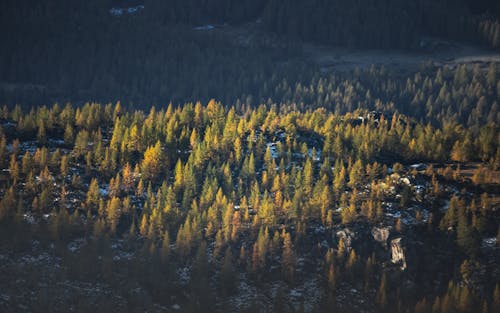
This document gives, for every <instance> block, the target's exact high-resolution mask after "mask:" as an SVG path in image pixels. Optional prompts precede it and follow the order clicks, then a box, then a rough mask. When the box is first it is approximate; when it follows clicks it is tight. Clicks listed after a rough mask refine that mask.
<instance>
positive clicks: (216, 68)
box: [0, 1, 499, 127]
mask: <svg viewBox="0 0 500 313" xmlns="http://www.w3.org/2000/svg"><path fill="white" fill-rule="evenodd" d="M233 2H234V1H229V2H228V4H227V6H228V7H229V8H232V7H233V6H234V4H229V3H233ZM134 3H135V2H134ZM167 3H168V1H167V2H165V1H161V2H158V3H156V2H155V3H152V4H147V3H146V4H145V6H146V8H145V9H144V10H145V11H144V12H142V11H141V12H139V13H138V14H136V15H131V16H126V17H120V18H115V17H112V16H111V15H110V14H109V12H108V9H109V7H111V6H113V5H119V3H116V2H112V1H111V2H109V1H103V2H92V4H83V3H82V4H73V3H69V2H67V1H63V3H60V2H59V1H45V2H43V3H41V2H40V1H23V5H18V3H17V1H16V2H15V5H14V4H13V2H12V3H11V2H9V1H6V2H2V4H0V6H1V10H0V26H1V28H2V29H6V30H8V31H6V32H5V34H4V35H5V36H4V37H3V38H2V43H3V45H4V46H6V47H9V49H2V50H0V68H2V71H1V72H0V98H1V99H2V104H5V103H7V104H11V105H14V104H16V103H24V104H39V103H54V102H59V103H65V102H67V101H71V102H73V103H83V102H84V101H88V100H89V99H93V100H96V101H102V102H116V101H117V100H122V103H123V104H124V105H126V106H127V105H129V104H133V105H134V106H136V107H137V106H140V105H141V104H143V106H142V107H146V105H149V104H152V103H153V104H160V105H165V104H167V103H169V102H173V103H178V104H181V103H184V102H186V101H187V102H189V101H196V100H202V101H204V102H207V101H208V100H210V99H211V98H217V99H221V100H223V102H224V103H225V104H228V105H235V106H236V107H237V108H239V109H241V108H242V107H243V106H248V105H253V106H256V105H258V104H260V103H267V104H272V103H277V104H287V105H292V106H293V105H295V106H296V107H297V108H299V109H314V108H317V107H320V106H323V107H327V108H328V109H331V110H333V111H335V112H338V113H341V114H342V113H345V112H351V111H352V110H354V109H357V108H366V109H377V110H379V111H383V112H384V113H386V114H387V115H390V114H392V113H393V112H394V111H395V110H397V111H399V112H401V113H404V114H406V115H410V116H412V117H415V118H416V119H417V120H423V121H429V120H431V121H432V122H433V123H436V122H437V123H441V125H444V122H445V121H446V122H449V121H452V122H459V123H461V124H464V125H467V126H469V127H471V126H474V125H482V124H484V123H486V122H496V123H498V121H499V120H498V98H499V96H498V90H499V88H498V81H499V79H498V77H499V74H498V69H497V67H498V65H495V64H492V65H490V68H489V69H488V70H487V73H486V74H485V73H484V68H483V67H482V65H475V66H472V67H471V66H467V67H466V66H456V67H453V68H448V67H443V68H434V67H433V66H424V67H423V68H422V69H421V70H420V71H418V72H417V73H415V74H411V75H403V76H401V75H400V74H399V73H395V72H392V71H390V70H387V69H383V68H374V69H371V70H367V71H355V72H353V73H348V74H339V73H334V74H331V75H329V74H320V73H319V72H320V71H319V69H317V68H316V67H315V66H313V65H311V64H308V63H306V62H305V61H303V60H304V58H303V57H302V54H301V49H300V47H299V46H298V45H297V43H295V42H293V41H287V40H284V39H283V40H274V41H273V40H267V39H262V41H259V40H254V41H249V42H248V43H247V44H241V43H239V42H237V41H231V40H228V37H227V36H225V35H224V34H223V32H222V33H221V32H210V31H208V32H204V31H198V32H197V31H193V30H192V29H191V27H186V26H185V25H174V24H176V23H177V22H175V23H174V21H173V17H170V16H169V15H168V14H163V12H164V11H165V10H166V9H161V8H157V9H154V10H151V11H152V12H151V14H153V13H158V14H160V15H161V16H163V17H165V19H167V20H168V21H170V22H165V23H164V22H163V21H161V20H158V19H157V18H152V17H150V16H149V14H150V13H148V12H147V8H148V7H150V6H153V7H154V5H167ZM224 3H226V2H224ZM252 3H253V5H255V6H256V7H258V6H261V5H262V4H257V2H252ZM273 3H274V2H273ZM273 3H269V4H266V8H268V7H269V8H268V9H267V10H270V11H273V9H272V8H271V7H272V6H273V5H276V4H273ZM297 3H299V2H297ZM304 3H306V2H304ZM307 3H309V2H307ZM423 3H427V2H423ZM440 3H441V2H437V3H435V4H432V5H440ZM214 4H217V5H218V6H220V5H221V4H218V2H217V3H216V2H214ZM182 5H183V6H184V7H185V8H189V5H186V4H185V3H184V2H182ZM211 5H212V2H211V1H206V2H204V5H203V6H201V7H200V10H204V11H203V12H202V13H200V15H201V16H210V15H211V14H212V13H210V14H209V13H207V12H208V11H210V10H213V7H210V6H211ZM224 5H225V4H224ZM224 5H223V6H224ZM245 5H246V4H245ZM295 5H296V4H295V2H293V1H290V2H286V4H280V6H279V7H280V11H279V12H281V13H279V14H278V13H277V15H276V16H277V17H276V18H275V19H273V18H271V17H272V16H274V13H269V15H268V17H267V19H269V21H266V17H264V18H263V23H264V24H267V23H271V22H272V23H277V24H276V26H272V27H278V26H277V25H278V24H279V23H283V21H286V22H287V23H288V22H289V23H292V22H293V21H295V19H293V18H286V17H280V16H281V15H283V14H292V13H287V12H288V11H289V10H288V9H287V7H288V6H295ZM297 5H298V4H297ZM330 5H332V6H333V5H340V2H328V3H327V4H325V5H321V6H320V5H313V4H310V5H308V6H307V10H317V8H319V7H321V8H322V14H323V13H324V14H326V15H325V16H327V17H329V14H327V13H328V10H329V9H328V8H329V6H330ZM344 5H345V6H347V4H344ZM377 5H379V4H377ZM407 5H416V4H410V3H404V4H403V3H400V1H398V4H395V5H391V8H393V10H398V9H401V10H402V8H401V7H405V6H407ZM179 6H180V4H179ZM248 6H252V5H251V4H248ZM380 6H381V7H383V6H382V5H380ZM457 6H459V5H457ZM174 7H175V6H174ZM242 7H244V6H243V5H242V6H238V8H242ZM359 7H360V6H350V8H351V10H355V8H359ZM452 7H455V6H452ZM248 10H249V9H248ZM248 10H245V12H247V11H248ZM290 10H291V9H290ZM294 10H295V11H294V12H296V13H293V14H298V13H297V12H309V11H307V10H306V8H304V9H302V8H301V7H300V9H299V8H296V9H294ZM332 10H333V9H332ZM405 10H406V11H411V12H413V10H407V9H405ZM167 11H168V13H169V14H175V12H176V10H167ZM195 11H196V10H191V11H189V12H195ZM205 11H207V12H205ZM222 11H223V10H220V11H218V12H222ZM227 11H228V12H232V9H227ZM417 11H418V10H417ZM248 12H249V11H248ZM387 12H391V11H390V10H387ZM429 12H435V14H437V12H440V10H429ZM358 13H359V12H358ZM358 13H353V14H358ZM221 14H222V13H221ZM228 14H229V15H232V14H236V13H228ZM280 14H281V15H280ZM359 14H361V13H359ZM433 14H434V13H433ZM313 15H314V12H309V13H308V16H313ZM396 15H397V16H401V17H402V18H403V19H404V20H405V21H411V19H409V18H406V17H404V16H403V15H400V14H396ZM374 16H377V18H381V19H383V20H384V21H390V20H391V19H389V18H387V17H386V16H385V15H384V14H375V15H374ZM444 16H454V15H453V14H449V15H446V14H445V15H444ZM325 18H326V17H325ZM360 19H362V20H366V19H365V18H361V17H360ZM436 19H437V18H436ZM194 20H195V18H193V22H192V23H193V25H198V24H197V23H195V22H194ZM282 20H283V21H282ZM328 20H329V21H331V23H334V21H335V19H334V18H328ZM346 20H349V21H351V20H356V18H347V15H346ZM445 20H446V19H443V18H442V17H441V16H440V17H439V21H440V22H441V21H443V23H444V22H445ZM456 20H457V21H458V19H456ZM180 22H181V21H179V23H180ZM222 22H223V21H221V23H222ZM315 22H318V23H322V24H323V21H322V18H314V19H311V21H310V23H305V24H304V27H306V26H307V27H313V26H314V23H315ZM480 24H481V25H480V28H481V30H482V33H483V34H484V36H485V38H486V37H487V38H493V37H495V33H497V31H496V30H495V27H497V26H498V23H497V22H495V20H494V18H492V17H491V18H486V19H484V20H483V21H482V22H481V23H480ZM356 25H362V24H359V23H356ZM494 25H497V26H494ZM279 27H282V26H279ZM283 27H284V26H283ZM287 27H288V26H287ZM356 27H357V26H356ZM366 27H367V28H369V29H370V30H377V29H379V28H377V27H372V26H370V25H369V24H367V26H366ZM380 27H385V26H380ZM347 28H348V26H345V27H340V26H339V27H334V28H332V31H330V30H328V32H326V33H325V34H327V35H331V34H333V35H332V36H336V35H334V33H335V32H336V31H341V32H342V33H343V34H348V35H349V37H350V38H352V40H361V41H365V39H361V38H363V36H368V37H369V38H370V40H378V39H376V38H377V36H392V35H391V34H392V32H393V30H397V31H404V29H405V26H404V24H402V25H401V27H399V26H398V27H395V26H394V25H392V24H391V25H389V26H387V28H390V29H391V31H380V32H378V33H377V34H372V33H369V34H367V35H363V36H353V35H352V33H353V32H354V33H356V31H355V30H352V31H346V29H347ZM410 28H411V29H415V28H414V27H413V26H411V27H410ZM453 28H454V29H456V30H457V31H461V30H460V28H456V27H453ZM417 29H418V28H417ZM283 32H287V30H286V29H284V30H283ZM308 32H310V31H309V30H307V31H304V34H303V36H306V37H309V35H307V33H308ZM318 33H321V32H319V31H318ZM320 36H323V35H320ZM310 38H314V36H312V37H310ZM357 38H360V39H357ZM402 38H403V39H404V40H407V39H408V40H410V38H412V37H411V36H407V35H404V36H403V37H402ZM350 40H351V39H350ZM367 40H368V39H367ZM384 40H386V41H390V42H397V40H395V39H393V38H389V37H388V38H386V39H384ZM269 41H272V43H270V42H269ZM368 41H369V40H368ZM49 42H50V44H48V43H49ZM75 60H78V62H76V61H75Z"/></svg>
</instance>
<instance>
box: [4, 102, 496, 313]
mask: <svg viewBox="0 0 500 313" xmlns="http://www.w3.org/2000/svg"><path fill="white" fill-rule="evenodd" d="M2 121H3V124H2V125H3V127H2V134H1V142H0V153H1V156H2V157H1V160H2V167H3V168H7V169H8V170H7V171H4V172H5V173H6V175H5V176H4V178H3V179H2V188H1V192H2V200H1V201H0V216H1V218H2V225H3V226H2V228H1V229H2V233H3V235H2V238H4V239H3V240H11V239H9V238H12V237H10V236H8V235H7V233H10V232H14V234H15V235H14V238H15V239H14V240H15V242H16V243H17V244H16V245H15V246H16V247H17V246H20V247H23V246H24V245H25V244H26V241H27V242H28V243H30V242H31V240H32V239H31V238H38V239H37V240H38V244H39V245H49V243H53V244H52V248H51V249H53V251H52V252H51V254H52V253H53V254H54V255H55V256H58V257H59V258H62V261H59V262H62V263H63V264H61V265H60V266H62V267H64V270H57V271H56V272H57V273H55V274H53V276H49V277H40V278H38V279H41V280H43V281H46V280H48V281H49V282H48V283H49V284H53V283H54V282H55V281H61V280H71V279H74V280H83V281H86V282H89V281H90V282H93V281H104V282H106V283H107V284H109V285H111V286H113V288H115V291H114V292H118V293H119V294H120V295H121V297H125V300H124V301H131V302H127V303H128V305H131V306H128V308H129V309H132V310H137V309H141V310H142V309H146V310H148V309H153V307H152V306H151V305H152V304H151V303H150V302H152V303H160V304H161V305H169V304H171V301H172V300H171V299H172V297H174V299H176V301H177V302H176V305H180V304H177V303H181V305H182V308H183V309H184V311H186V312H198V311H206V309H207V308H210V311H213V310H221V311H226V310H232V309H234V306H232V305H234V304H232V303H231V302H224V300H223V299H231V296H232V295H234V292H235V288H236V287H237V284H238V282H239V281H240V280H242V277H244V279H245V280H249V281H250V282H251V283H252V284H255V286H259V287H257V288H271V287H270V285H271V286H275V285H273V283H276V281H278V282H282V283H281V285H278V287H276V288H278V290H277V291H276V292H277V293H276V294H275V295H274V296H273V298H272V302H271V303H272V304H271V305H273V310H276V311H278V309H279V310H283V311H284V312H289V311H290V310H291V312H294V311H295V310H296V309H298V310H306V309H305V304H304V301H305V300H302V301H303V302H301V303H300V304H299V306H298V308H292V309H288V308H286V307H285V306H283V305H284V304H283V302H284V301H285V299H286V298H285V296H284V293H287V292H289V289H291V288H294V286H300V285H301V284H304V283H311V280H312V281H313V282H314V284H315V287H316V288H318V289H319V290H320V291H319V292H321V294H320V296H318V298H317V299H316V300H317V302H316V303H314V304H311V303H307V306H308V311H310V310H311V309H312V310H314V311H323V310H324V311H329V310H330V309H331V308H338V309H339V311H341V312H342V310H344V311H345V312H351V311H356V309H359V306H358V305H361V306H362V307H367V308H370V309H373V308H377V309H378V310H380V311H383V312H406V311H408V310H410V311H411V312H429V311H430V310H433V312H476V308H477V306H478V305H480V306H481V307H483V308H484V310H483V312H496V311H497V308H498V300H500V299H499V292H500V290H499V285H498V283H497V284H496V285H495V282H498V272H495V269H497V268H498V267H497V263H494V264H491V263H488V261H487V260H488V259H490V258H493V259H496V260H498V252H496V251H497V250H496V249H494V250H491V248H481V246H482V244H481V242H482V240H483V239H482V238H490V237H492V236H493V238H494V237H495V236H496V237H497V238H498V237H499V236H500V232H499V230H500V228H499V224H500V223H499V222H500V220H499V216H498V212H497V210H496V209H495V208H496V207H497V205H498V204H495V203H496V202H495V201H496V200H495V199H494V197H493V198H492V194H491V192H492V191H491V188H493V189H494V190H495V188H496V190H498V189H497V186H498V185H496V184H495V183H494V182H495V176H497V175H498V169H499V166H500V148H499V145H498V142H499V140H500V136H499V134H500V132H499V129H498V126H497V125H496V124H495V123H490V124H486V125H483V126H480V127H479V128H478V129H477V131H478V132H477V133H474V130H471V129H468V128H464V127H463V126H461V125H458V124H456V125H455V126H454V127H445V128H435V127H433V126H431V125H430V124H426V125H424V124H421V123H419V122H418V121H416V120H414V119H412V118H409V117H407V116H405V115H402V114H397V113H395V114H393V115H392V116H387V117H385V116H384V115H382V114H377V113H374V112H368V111H360V110H358V111H355V112H354V113H347V114H345V115H338V114H335V113H328V111H327V110H325V109H316V110H313V111H305V112H303V113H301V112H300V111H296V110H291V111H289V112H284V111H282V110H278V109H277V107H276V106H270V107H268V106H266V105H262V106H259V107H258V108H255V109H250V108H249V109H247V110H245V111H244V112H239V111H237V110H236V109H235V108H234V107H233V108H230V109H225V108H224V107H223V106H222V105H221V104H220V103H218V102H216V101H214V100H211V101H210V102H209V103H208V104H207V105H206V106H205V105H202V104H201V103H199V102H197V103H196V104H192V103H187V104H185V105H183V106H182V107H174V106H172V105H169V106H168V107H167V108H166V109H159V110H156V109H155V108H154V107H153V108H152V109H151V110H150V111H149V113H145V112H143V111H127V110H125V109H124V108H123V107H122V106H121V105H120V103H119V102H118V103H116V104H114V105H113V104H107V105H100V104H97V103H88V104H85V105H84V106H82V107H76V108H75V107H73V106H71V105H69V104H68V105H65V106H64V107H61V106H59V105H57V104H56V105H54V106H52V107H50V108H49V107H46V106H41V107H37V108H33V109H32V110H31V111H29V112H23V111H22V109H21V107H20V106H17V107H15V108H13V109H12V110H9V109H8V108H7V107H4V109H3V111H2ZM32 138H36V140H35V141H32ZM462 143H463V144H462ZM391 160H393V163H391ZM396 160H397V161H396ZM413 160H428V162H429V166H428V167H426V168H425V169H422V168H418V167H411V166H410V165H411V162H412V161H413ZM400 162H402V163H400ZM443 162H444V163H443ZM446 162H448V165H446V166H445V167H443V166H442V165H441V164H445V163H446ZM449 162H453V163H449ZM470 162H479V163H480V164H483V165H480V166H479V167H477V168H476V169H475V170H474V173H473V175H472V177H466V176H464V175H463V173H462V172H461V169H460V167H461V166H467V164H470ZM433 164H435V166H436V167H435V168H434V165H433ZM395 195H397V196H396V197H395ZM446 199H449V200H446ZM447 201H448V204H446V203H447ZM443 205H444V206H446V205H447V206H448V208H447V210H446V211H445V212H443V210H442V208H441V206H443ZM395 212H399V213H397V214H395ZM26 220H28V221H31V222H30V223H32V224H33V223H34V224H33V225H31V226H22V225H24V223H25V222H23V221H26ZM387 227H388V228H387ZM370 228H372V232H373V230H377V229H379V228H380V229H388V230H389V231H390V233H391V237H389V238H396V237H397V238H399V239H401V238H403V239H404V240H405V241H407V243H406V244H405V245H407V246H405V248H404V249H408V251H410V250H413V252H408V253H407V254H406V255H405V256H404V258H403V259H401V260H402V262H403V264H402V265H401V260H398V262H396V263H395V265H390V264H391V262H390V260H389V259H388V257H387V253H388V252H387V249H388V248H387V237H386V238H385V241H386V242H384V240H382V241H381V243H380V244H376V242H375V241H374V239H373V238H375V235H374V237H373V238H371V237H370V233H369V229H370ZM367 229H368V234H366V230H367ZM328 234H333V235H328ZM363 236H365V238H363ZM366 236H368V238H367V237H366ZM75 241H76V242H77V246H76V247H75V248H72V247H73V245H75ZM363 242H364V243H363ZM418 242H420V245H419V244H418ZM54 243H55V246H54ZM394 244H395V243H394V241H391V245H394ZM117 246H119V248H117ZM384 247H385V248H384ZM410 247H411V248H410ZM440 247H441V248H440ZM442 247H446V249H445V250H443V251H441V253H444V255H439V254H438V255H436V254H435V253H436V252H435V250H440V249H443V248H442ZM16 249H22V248H16ZM116 249H119V250H121V249H123V251H128V252H127V253H128V254H127V255H126V256H125V257H123V256H120V255H113V253H114V252H115V251H116ZM392 249H394V247H393V248H392ZM401 249H403V248H401ZM68 250H69V251H70V252H68ZM123 251H122V253H123ZM394 257H395V253H394V251H392V258H394ZM429 258H433V259H434V260H433V261H431V260H430V259H429ZM89 264H93V265H92V266H90V267H89ZM423 266H425V267H426V268H425V270H423V269H422V267H423ZM15 268H16V267H15V265H14V264H11V265H9V266H8V267H5V268H4V270H9V269H11V270H14V271H15ZM401 269H403V270H401ZM180 271H186V272H187V273H189V274H190V275H188V278H184V279H186V281H183V280H182V278H179V277H177V276H178V273H179V272H180ZM481 271H483V274H481ZM484 271H494V272H491V274H492V275H487V276H485V275H484ZM14 273H15V272H14ZM14 273H8V272H3V273H2V276H3V275H5V277H8V276H10V275H13V274H14ZM437 273H439V276H438V277H439V278H437V279H436V278H435V277H436V274H437ZM494 273H496V274H494ZM31 275H35V277H36V275H37V274H36V273H32V274H31ZM61 275H62V276H61ZM123 275H125V277H126V279H127V280H129V283H128V284H131V283H132V282H130V281H133V282H134V283H136V284H139V285H140V286H141V288H144V289H145V290H146V292H147V293H148V296H149V297H148V299H150V300H149V301H150V302H148V301H146V300H145V299H140V300H138V299H129V298H127V297H130V295H129V294H127V287H122V286H121V284H122V283H123V282H122V279H124V278H123V277H124V276H123ZM242 275H243V276H242ZM478 275H479V276H480V277H478ZM181 277H183V276H182V275H181ZM35 280H36V278H35ZM398 281H408V282H409V283H410V282H411V283H410V284H411V286H404V285H403V286H401V285H400V284H398V283H397V282H398ZM26 284H27V283H26ZM28 286H29V285H28ZM127 286H128V285H127ZM346 288H347V290H349V288H351V289H352V288H354V290H359V291H358V292H360V293H362V296H363V298H364V299H366V301H367V302H366V303H353V302H352V301H345V302H342V301H340V302H339V298H338V296H339V295H341V294H344V293H345V290H346ZM180 290H182V292H180ZM415 290H418V292H416V293H415ZM56 292H57V288H55V287H52V288H48V289H46V291H44V293H41V294H38V295H37V297H36V299H37V300H36V301H30V303H29V304H30V305H32V306H30V307H29V309H28V310H29V311H47V310H49V311H54V310H56V311H57V306H58V305H60V304H58V303H57V302H56V299H59V301H64V300H60V298H59V297H58V296H57V295H56V294H53V293H56ZM121 299H123V298H121ZM190 299H196V301H191V300H190ZM214 299H217V300H218V301H214ZM116 301H117V302H116V303H114V300H112V299H103V298H101V299H99V303H98V305H97V306H96V307H95V308H94V307H93V305H95V303H93V302H92V301H90V300H89V301H88V302H87V301H86V300H85V299H83V300H80V302H78V303H77V304H76V307H77V308H79V309H81V310H84V311H85V310H89V309H91V308H92V310H95V309H97V310H101V311H107V310H109V308H110V307H112V306H114V305H117V303H118V304H119V303H120V301H119V300H116ZM221 303H224V306H222V307H221ZM280 303H281V304H280ZM389 303H398V306H397V307H394V306H389ZM63 304H64V305H69V307H73V305H75V304H71V302H70V303H66V302H63ZM122 305H124V304H123V303H122ZM261 305H262V303H259V302H258V299H253V300H252V303H246V304H244V305H243V307H239V308H237V309H238V310H241V309H246V310H248V311H249V312H257V311H260V310H262V309H263V308H262V307H261ZM312 305H313V306H312ZM311 306H312V307H311ZM300 308H302V309H300ZM156 309H157V310H158V311H162V310H160V309H159V308H156Z"/></svg>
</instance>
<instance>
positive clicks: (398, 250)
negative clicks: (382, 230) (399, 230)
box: [391, 238, 406, 270]
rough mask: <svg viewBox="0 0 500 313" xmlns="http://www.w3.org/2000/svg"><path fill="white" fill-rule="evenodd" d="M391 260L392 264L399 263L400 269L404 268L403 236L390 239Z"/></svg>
mask: <svg viewBox="0 0 500 313" xmlns="http://www.w3.org/2000/svg"><path fill="white" fill-rule="evenodd" d="M391 261H392V263H394V264H399V265H400V266H401V270H405V269H406V256H405V247H404V244H403V238H396V239H393V240H391Z"/></svg>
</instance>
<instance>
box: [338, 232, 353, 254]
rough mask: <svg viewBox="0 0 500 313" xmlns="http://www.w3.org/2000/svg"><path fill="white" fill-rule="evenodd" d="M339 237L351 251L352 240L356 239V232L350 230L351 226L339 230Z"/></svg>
mask: <svg viewBox="0 0 500 313" xmlns="http://www.w3.org/2000/svg"><path fill="white" fill-rule="evenodd" d="M337 237H338V238H339V239H340V240H343V241H344V245H345V247H346V248H347V251H348V252H349V251H351V249H352V242H353V241H354V239H356V233H355V232H353V231H352V230H350V229H349V228H344V229H342V230H339V231H338V232H337Z"/></svg>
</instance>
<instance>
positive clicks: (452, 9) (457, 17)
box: [264, 0, 500, 48]
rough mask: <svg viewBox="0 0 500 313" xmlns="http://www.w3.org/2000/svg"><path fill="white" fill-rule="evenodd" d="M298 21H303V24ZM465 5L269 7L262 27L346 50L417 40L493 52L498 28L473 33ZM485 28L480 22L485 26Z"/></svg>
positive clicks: (298, 1) (473, 20)
mask: <svg viewBox="0 0 500 313" xmlns="http://www.w3.org/2000/svg"><path fill="white" fill-rule="evenodd" d="M304 16H307V17H308V18H307V22H305V19H304ZM483 19H484V18H479V17H474V16H473V15H472V14H471V13H470V10H469V8H468V6H467V5H466V3H465V1H446V0H445V1H427V0H424V1H409V2H408V1H407V2H402V1H397V0H385V1H376V2H373V1H357V2H355V3H353V2H352V1H344V0H337V1H323V0H316V1H303V0H295V1H286V2H282V1H279V0H271V1H269V4H268V6H267V7H266V10H265V11H264V22H265V23H266V25H267V26H268V27H269V29H272V30H274V31H277V32H279V33H283V34H288V35H293V36H298V37H300V38H303V39H307V40H316V41H319V42H324V43H330V44H334V45H347V46H349V47H377V48H387V47H392V48H409V47H413V48H418V47H420V48H422V46H421V45H420V42H421V39H422V37H423V36H426V35H427V36H440V37H444V38H449V39H455V40H469V41H476V40H477V37H478V34H481V35H483V36H484V42H486V43H487V44H488V45H489V46H492V47H495V48H498V47H499V45H500V28H499V26H498V23H496V24H495V23H491V22H488V23H487V25H488V26H487V29H485V27H481V28H480V27H479V23H478V21H480V20H483ZM485 23H486V22H485Z"/></svg>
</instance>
